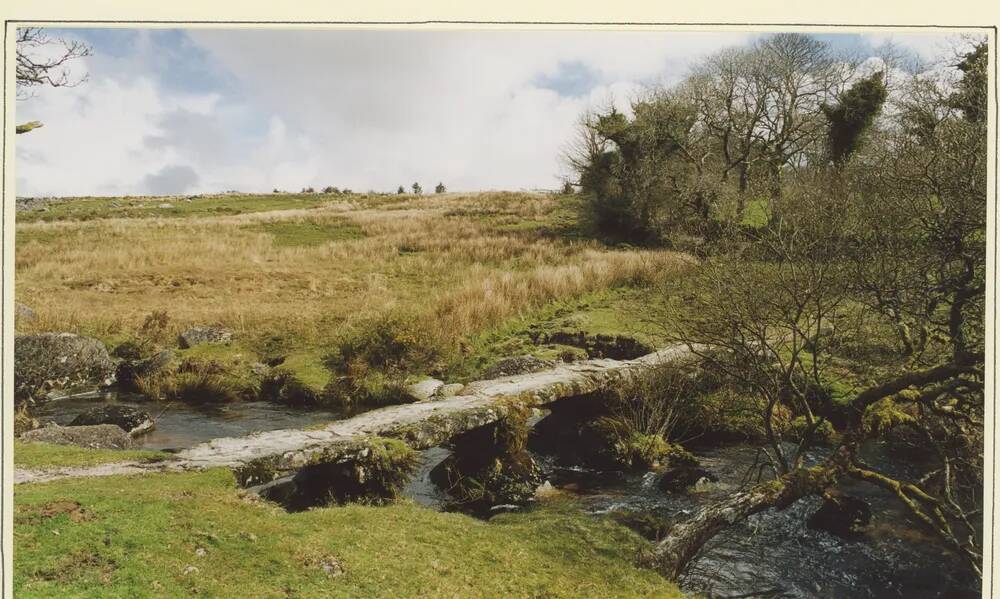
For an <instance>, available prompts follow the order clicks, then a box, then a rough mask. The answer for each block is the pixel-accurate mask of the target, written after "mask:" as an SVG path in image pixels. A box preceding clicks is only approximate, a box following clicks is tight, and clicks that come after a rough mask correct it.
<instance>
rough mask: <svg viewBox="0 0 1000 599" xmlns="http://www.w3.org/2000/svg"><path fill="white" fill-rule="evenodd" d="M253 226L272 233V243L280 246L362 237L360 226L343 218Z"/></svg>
mask: <svg viewBox="0 0 1000 599" xmlns="http://www.w3.org/2000/svg"><path fill="white" fill-rule="evenodd" d="M255 228H256V229H258V230H262V231H265V232H267V233H270V234H271V235H273V236H274V244H275V245H277V246H282V247H303V246H304V247H309V246H315V245H322V244H324V243H327V242H330V241H345V240H350V239H360V238H362V237H364V233H363V232H362V231H361V227H359V226H358V225H356V224H354V223H351V222H349V221H347V220H343V219H339V220H334V221H329V222H323V223H317V222H310V221H305V222H296V221H277V222H270V223H264V224H262V225H258V226H257V227H255Z"/></svg>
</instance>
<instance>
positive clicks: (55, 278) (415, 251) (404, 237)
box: [16, 194, 686, 344]
mask: <svg viewBox="0 0 1000 599" xmlns="http://www.w3.org/2000/svg"><path fill="white" fill-rule="evenodd" d="M558 209H559V199H558V198H555V197H552V196H542V195H529V194H479V195H460V194H444V195H442V196H432V197H426V198H404V199H397V198H383V199H380V200H379V201H377V202H373V201H367V202H366V201H361V200H356V201H353V202H352V201H338V202H333V203H328V204H326V205H324V206H321V207H319V208H315V209H292V210H280V211H272V212H256V213H250V214H241V215H232V216H191V217H186V218H156V217H151V218H106V219H95V220H88V221H61V222H52V223H44V222H34V223H21V224H18V226H17V242H16V294H17V299H18V301H20V302H23V303H25V304H27V305H29V306H30V307H31V308H32V309H33V310H34V311H35V313H36V315H37V318H36V319H34V320H22V321H21V322H18V324H17V328H18V330H19V332H29V331H38V330H57V331H74V332H79V333H83V334H91V335H97V336H100V337H104V338H116V337H129V336H132V335H134V334H135V333H136V331H137V330H138V329H139V328H140V327H141V325H142V323H143V321H144V319H145V318H146V316H147V315H149V314H150V313H152V312H154V311H161V312H166V313H167V314H168V315H169V317H170V323H169V326H168V327H167V329H166V330H164V331H163V335H164V337H167V336H172V335H175V334H176V333H178V332H179V331H180V330H182V329H183V328H186V327H187V326H190V325H192V324H199V323H218V324H222V325H225V326H228V327H231V328H233V329H234V330H235V331H236V332H237V335H238V336H241V337H243V338H244V339H247V340H252V339H260V338H264V337H267V336H272V335H278V336H282V337H286V338H294V339H297V340H300V341H301V343H303V344H321V343H325V342H327V341H328V340H329V339H331V338H333V337H336V336H337V335H338V333H339V332H340V331H342V330H345V328H347V327H349V326H350V324H351V323H353V322H358V321H359V320H361V319H365V318H370V317H373V316H378V315H380V314H384V313H387V312H390V311H397V312H398V311H404V312H406V313H407V314H411V315H412V316H413V318H415V319H418V320H421V321H425V322H426V323H427V324H429V325H430V326H429V328H430V330H435V331H441V332H442V334H446V335H450V336H458V335H461V334H463V333H468V332H472V331H477V330H481V329H483V328H485V327H488V326H491V325H495V324H497V323H499V322H500V321H502V320H503V319H505V318H507V317H510V316H512V315H515V314H518V313H520V312H523V311H525V310H529V309H532V308H536V307H538V306H541V305H543V304H545V303H546V302H549V301H551V300H554V299H559V298H565V297H570V296H574V295H579V294H581V293H585V292H588V291H594V290H598V289H602V288H605V287H609V286H617V285H624V284H630V283H635V282H641V281H650V280H653V279H655V278H657V277H659V276H662V275H664V274H669V273H671V272H675V271H676V270H677V269H678V268H679V267H681V266H682V265H683V264H685V263H686V259H685V258H684V257H682V256H681V255H678V254H675V253H671V252H666V251H633V250H610V249H606V248H603V247H601V246H599V245H597V244H596V243H593V242H586V241H570V240H561V239H553V238H546V237H543V236H541V235H538V234H537V233H535V232H532V231H510V230H508V229H509V225H511V224H517V223H519V222H525V221H539V220H542V221H544V220H545V219H546V218H548V217H549V216H550V215H551V214H553V213H554V212H555V211H557V210H558ZM345 220H346V221H348V222H349V223H353V224H354V225H356V226H357V227H360V230H361V232H362V233H363V235H364V236H363V237H361V238H358V239H342V240H337V241H331V242H328V243H320V244H318V245H304V246H288V245H285V244H277V243H275V236H274V235H272V234H271V233H269V232H267V230H266V229H264V228H262V227H263V226H265V225H266V224H268V223H300V224H307V225H308V226H310V227H313V228H316V227H318V228H320V229H322V228H323V227H328V226H329V227H335V226H342V225H343V223H344V222H345ZM292 230H294V227H293V229H292Z"/></svg>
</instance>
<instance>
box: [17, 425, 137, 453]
mask: <svg viewBox="0 0 1000 599" xmlns="http://www.w3.org/2000/svg"><path fill="white" fill-rule="evenodd" d="M21 440H22V441H28V442H40V443H54V444H56V445H78V446H80V447H88V448H90V449H129V448H131V447H132V437H130V436H129V435H128V433H126V432H125V431H124V430H123V429H122V427H120V426H118V425H116V424H95V425H92V426H59V425H50V426H46V427H43V428H36V429H35V430H33V431H28V432H26V433H24V434H23V435H21Z"/></svg>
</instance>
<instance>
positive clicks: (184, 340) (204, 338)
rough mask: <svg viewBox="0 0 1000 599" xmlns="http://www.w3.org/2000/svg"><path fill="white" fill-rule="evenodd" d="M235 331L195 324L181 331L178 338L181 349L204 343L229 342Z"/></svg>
mask: <svg viewBox="0 0 1000 599" xmlns="http://www.w3.org/2000/svg"><path fill="white" fill-rule="evenodd" d="M232 339H233V332H232V331H230V330H229V329H227V328H224V327H210V326H194V327H191V328H190V329H188V330H186V331H184V332H183V333H181V335H180V337H179V338H178V340H177V343H178V345H180V347H181V349H187V348H189V347H194V346H196V345H201V344H202V343H229V342H230V341H232Z"/></svg>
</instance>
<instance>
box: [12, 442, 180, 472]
mask: <svg viewBox="0 0 1000 599" xmlns="http://www.w3.org/2000/svg"><path fill="white" fill-rule="evenodd" d="M167 456H168V454H166V453H163V452H161V451H146V450H118V449H87V448H84V447H72V446H68V445H53V444H51V443H22V442H21V441H14V465H15V466H17V467H18V468H28V469H33V470H36V469H43V468H65V467H73V466H95V465H97V464H107V463H111V462H127V461H132V460H142V461H150V460H158V459H163V458H165V457H167Z"/></svg>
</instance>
